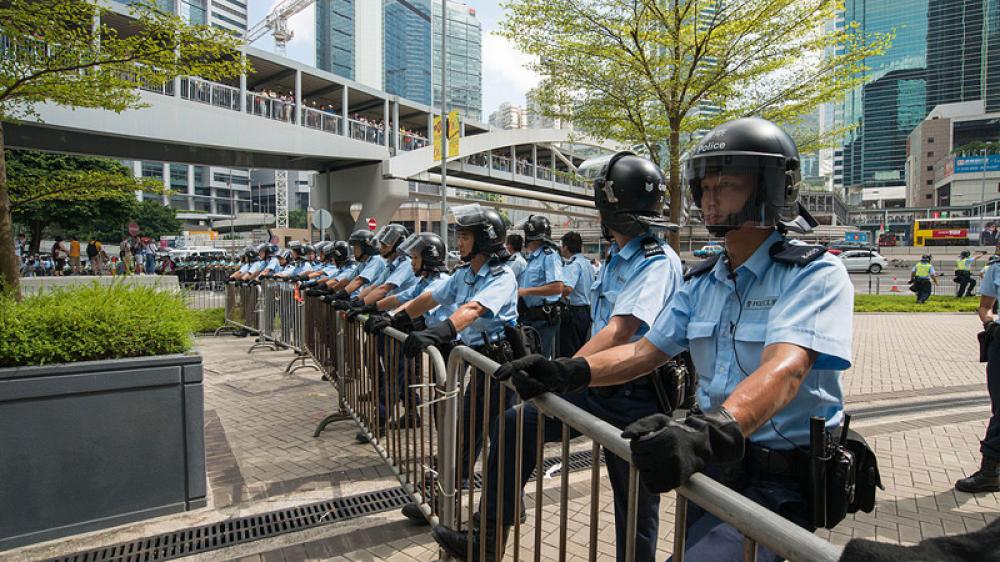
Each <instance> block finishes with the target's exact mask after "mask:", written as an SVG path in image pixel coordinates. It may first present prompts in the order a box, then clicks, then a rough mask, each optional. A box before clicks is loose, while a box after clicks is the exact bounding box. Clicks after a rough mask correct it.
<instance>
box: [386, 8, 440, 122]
mask: <svg viewBox="0 0 1000 562" xmlns="http://www.w3.org/2000/svg"><path fill="white" fill-rule="evenodd" d="M384 16H385V24H384V27H383V29H384V30H385V32H384V33H385V37H384V55H385V63H384V65H383V68H384V69H385V91H387V92H389V93H390V94H396V95H397V96H400V97H403V98H406V99H408V100H413V101H416V102H420V103H423V104H427V105H430V103H431V4H430V0H385V14H384Z"/></svg>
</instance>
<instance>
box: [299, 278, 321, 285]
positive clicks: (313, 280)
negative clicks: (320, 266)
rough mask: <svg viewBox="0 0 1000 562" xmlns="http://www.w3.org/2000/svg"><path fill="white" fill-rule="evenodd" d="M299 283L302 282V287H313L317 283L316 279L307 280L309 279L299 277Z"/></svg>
mask: <svg viewBox="0 0 1000 562" xmlns="http://www.w3.org/2000/svg"><path fill="white" fill-rule="evenodd" d="M299 281H301V282H302V286H303V287H315V286H316V284H317V283H319V280H318V279H309V278H304V279H303V278H301V277H300V278H299Z"/></svg>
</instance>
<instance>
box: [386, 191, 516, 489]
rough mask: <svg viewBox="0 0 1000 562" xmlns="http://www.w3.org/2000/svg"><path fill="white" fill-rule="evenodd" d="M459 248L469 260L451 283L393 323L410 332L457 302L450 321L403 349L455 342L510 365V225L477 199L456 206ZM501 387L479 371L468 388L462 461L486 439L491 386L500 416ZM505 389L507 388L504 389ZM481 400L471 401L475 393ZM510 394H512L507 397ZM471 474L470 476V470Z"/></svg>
mask: <svg viewBox="0 0 1000 562" xmlns="http://www.w3.org/2000/svg"><path fill="white" fill-rule="evenodd" d="M451 212H452V215H453V216H454V218H455V229H456V231H457V238H458V240H457V246H458V251H459V253H460V255H461V257H462V261H463V262H464V263H463V264H462V265H461V266H459V267H458V268H457V269H455V271H454V273H452V276H451V278H450V279H448V281H447V282H445V283H443V284H442V285H440V286H438V287H437V288H436V289H434V290H433V291H427V292H424V293H423V294H421V295H420V296H419V297H417V298H415V299H413V300H412V301H410V302H408V303H406V304H405V305H404V306H403V307H402V308H401V309H399V311H398V312H397V313H396V314H394V315H393V316H392V320H391V322H392V326H393V327H395V328H397V329H400V330H403V331H407V330H409V329H411V325H412V322H413V320H414V319H416V318H418V317H420V316H421V315H423V314H425V313H426V312H428V311H431V310H433V309H434V308H435V307H437V306H450V305H455V306H457V309H456V310H455V312H454V313H452V314H451V316H449V317H448V318H447V319H446V320H444V321H442V322H441V323H439V324H436V325H434V326H430V327H428V328H427V329H425V330H416V331H412V332H411V333H410V335H409V336H407V338H406V341H404V342H403V352H404V353H406V354H407V355H409V356H411V357H412V356H416V355H418V354H420V352H421V351H422V350H423V349H424V348H426V347H427V346H430V345H433V346H440V345H444V346H446V347H447V346H448V345H450V344H452V343H454V342H455V341H456V340H459V339H460V340H461V342H462V343H463V344H465V345H467V346H469V347H471V348H472V349H473V350H475V351H478V352H479V353H481V354H483V355H485V356H487V357H489V358H490V359H493V360H494V361H496V362H497V363H501V364H502V363H506V362H508V361H510V360H511V359H512V358H513V348H512V346H511V345H510V343H509V342H508V341H507V335H506V333H505V332H506V331H507V330H505V327H513V326H515V325H516V324H517V280H516V279H515V278H514V273H513V272H512V271H511V270H510V266H509V265H508V259H509V257H510V256H508V255H507V250H506V248H504V238H505V235H506V233H507V225H506V223H504V220H503V218H502V217H500V214H499V213H497V212H496V211H495V210H493V209H491V208H488V207H482V206H480V205H479V204H477V203H474V204H471V205H462V206H459V207H453V208H452V210H451ZM500 386H501V385H498V384H487V381H486V378H485V375H484V374H483V373H482V372H481V371H479V370H474V372H473V374H472V378H471V379H470V380H469V384H468V386H467V387H466V391H465V397H464V399H465V406H464V408H463V421H462V422H461V423H463V424H464V425H463V426H462V427H470V426H471V427H472V428H473V430H472V431H463V432H462V443H461V447H460V451H459V456H458V459H459V462H460V463H462V464H465V463H466V462H467V459H469V458H472V459H475V458H477V457H478V456H479V451H480V449H481V448H482V441H483V435H482V433H483V430H482V428H483V426H482V423H483V422H482V420H483V412H484V409H485V404H484V399H485V396H486V395H487V388H489V396H490V399H489V400H490V402H489V403H490V412H489V418H490V424H491V425H494V423H493V419H494V418H496V416H497V415H498V414H499V411H498V410H499V406H498V404H499V397H500ZM505 392H506V390H505ZM473 396H475V397H476V403H475V404H473V403H472V397H473ZM507 397H508V398H511V397H512V396H510V395H507ZM466 477H468V474H466Z"/></svg>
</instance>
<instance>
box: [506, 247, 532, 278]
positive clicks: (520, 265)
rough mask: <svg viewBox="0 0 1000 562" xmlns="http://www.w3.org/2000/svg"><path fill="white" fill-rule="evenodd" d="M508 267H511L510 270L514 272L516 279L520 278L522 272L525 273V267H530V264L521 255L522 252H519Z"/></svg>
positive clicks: (512, 257)
mask: <svg viewBox="0 0 1000 562" xmlns="http://www.w3.org/2000/svg"><path fill="white" fill-rule="evenodd" d="M507 265H509V266H510V270H511V271H513V272H514V277H517V278H520V277H521V272H523V271H524V268H525V267H528V262H527V260H525V259H524V256H522V255H521V252H517V253H515V254H514V255H513V256H511V258H510V261H508V262H507Z"/></svg>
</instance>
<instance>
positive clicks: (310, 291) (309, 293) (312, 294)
mask: <svg viewBox="0 0 1000 562" xmlns="http://www.w3.org/2000/svg"><path fill="white" fill-rule="evenodd" d="M322 294H323V291H320V290H319V289H316V288H312V289H306V296H307V297H318V296H320V295H322Z"/></svg>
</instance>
